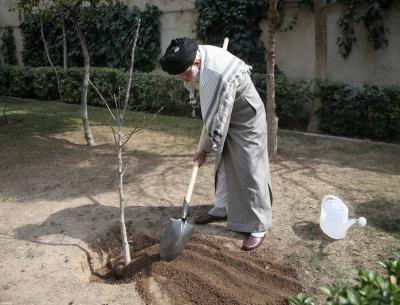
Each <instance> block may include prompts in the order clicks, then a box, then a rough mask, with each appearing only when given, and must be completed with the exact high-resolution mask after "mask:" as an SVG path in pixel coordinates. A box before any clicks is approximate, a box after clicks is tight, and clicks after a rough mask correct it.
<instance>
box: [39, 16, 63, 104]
mask: <svg viewBox="0 0 400 305" xmlns="http://www.w3.org/2000/svg"><path fill="white" fill-rule="evenodd" d="M40 37H41V38H42V41H43V45H44V50H45V52H46V56H47V60H48V61H49V64H50V66H51V68H52V69H53V71H54V73H55V75H56V79H57V88H58V95H59V96H60V99H61V102H64V99H63V96H62V94H61V87H60V77H59V76H58V72H57V69H56V67H54V65H53V61H52V60H51V57H50V52H49V48H48V46H47V41H46V38H45V36H44V30H43V20H42V17H40Z"/></svg>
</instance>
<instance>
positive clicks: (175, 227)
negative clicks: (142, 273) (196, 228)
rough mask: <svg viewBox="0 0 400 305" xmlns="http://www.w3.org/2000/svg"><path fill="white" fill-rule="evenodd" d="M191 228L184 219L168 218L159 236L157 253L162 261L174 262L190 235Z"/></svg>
mask: <svg viewBox="0 0 400 305" xmlns="http://www.w3.org/2000/svg"><path fill="white" fill-rule="evenodd" d="M192 231H193V226H192V225H191V224H190V223H188V222H187V220H186V219H182V218H181V219H174V218H170V219H169V221H168V223H167V225H166V226H165V228H164V232H163V234H162V235H161V240H160V249H159V253H160V256H161V259H162V260H164V261H167V262H169V261H172V260H174V259H175V258H176V257H177V256H178V255H179V253H181V252H182V250H183V248H184V247H185V245H186V243H187V242H188V240H189V239H190V236H191V235H192Z"/></svg>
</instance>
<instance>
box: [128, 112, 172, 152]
mask: <svg viewBox="0 0 400 305" xmlns="http://www.w3.org/2000/svg"><path fill="white" fill-rule="evenodd" d="M163 109H164V106H162V107H161V108H160V110H158V111H157V112H156V113H155V114H153V117H152V118H151V119H150V120H147V122H145V123H144V124H143V125H142V126H140V127H135V128H134V129H133V130H132V131H131V132H128V133H127V135H128V138H127V139H126V140H125V141H124V142H123V143H122V144H121V147H123V146H124V145H125V144H126V143H127V142H128V141H129V139H130V138H131V137H132V136H133V135H134V134H135V133H139V132H141V131H143V129H145V128H146V127H147V126H149V125H150V123H151V122H152V121H153V120H154V119H155V118H156V117H157V115H158V114H159V113H160V112H161V111H162V110H163Z"/></svg>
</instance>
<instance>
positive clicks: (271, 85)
mask: <svg viewBox="0 0 400 305" xmlns="http://www.w3.org/2000/svg"><path fill="white" fill-rule="evenodd" d="M277 24H278V0H271V1H270V2H269V11H268V51H267V107H266V108H267V123H268V154H269V156H270V158H271V159H273V158H274V157H275V156H276V152H277V149H278V117H277V115H276V103H275V46H276V29H277Z"/></svg>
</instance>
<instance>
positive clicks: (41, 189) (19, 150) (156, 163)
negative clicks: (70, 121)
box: [0, 136, 192, 202]
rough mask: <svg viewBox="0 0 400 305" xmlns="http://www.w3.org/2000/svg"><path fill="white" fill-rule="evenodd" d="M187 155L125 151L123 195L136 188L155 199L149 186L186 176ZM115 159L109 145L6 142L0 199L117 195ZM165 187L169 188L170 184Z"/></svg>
mask: <svg viewBox="0 0 400 305" xmlns="http://www.w3.org/2000/svg"><path fill="white" fill-rule="evenodd" d="M171 145H174V144H171ZM166 149H167V148H166ZM167 150H168V149H167ZM191 156H192V155H191V154H190V155H189V154H167V155H165V156H163V155H159V154H157V153H151V152H148V151H141V150H128V151H126V152H124V158H126V160H128V159H130V161H129V165H128V170H127V172H126V174H125V176H124V183H125V184H126V185H127V186H126V190H127V191H128V192H129V190H130V189H135V188H139V189H142V191H143V192H142V195H145V194H148V195H149V196H150V195H154V194H152V193H151V191H150V190H146V187H149V186H152V188H153V189H156V188H157V185H154V187H153V183H156V181H158V182H157V183H164V182H165V183H167V184H168V182H169V180H170V179H171V177H172V178H173V177H174V176H176V175H177V171H181V172H182V171H183V172H185V173H186V171H188V172H189V171H190V168H191V166H192V163H191V161H190V160H191ZM116 157H117V156H116V151H115V146H114V145H112V144H103V145H97V146H95V147H88V146H80V145H76V144H73V143H70V142H69V141H67V140H63V139H55V138H51V137H45V136H34V137H32V138H30V140H29V141H24V140H21V139H9V141H8V142H7V145H4V146H2V147H1V149H0V159H1V160H2V163H1V165H0V183H1V185H2V192H1V196H2V198H19V199H22V200H24V201H26V202H35V201H37V200H51V201H65V200H68V198H76V197H80V196H82V195H83V196H84V195H89V196H96V195H99V194H102V193H104V192H109V191H112V190H114V191H115V193H117V184H118V177H117V174H116V173H117V172H116V171H117V168H116ZM152 179H153V180H154V182H152V181H153V180H152ZM168 185H171V187H172V183H169V184H168ZM175 187H176V186H175ZM182 187H183V186H182ZM161 189H162V188H160V191H165V190H161ZM153 192H154V190H153ZM158 200H159V199H158Z"/></svg>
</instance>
